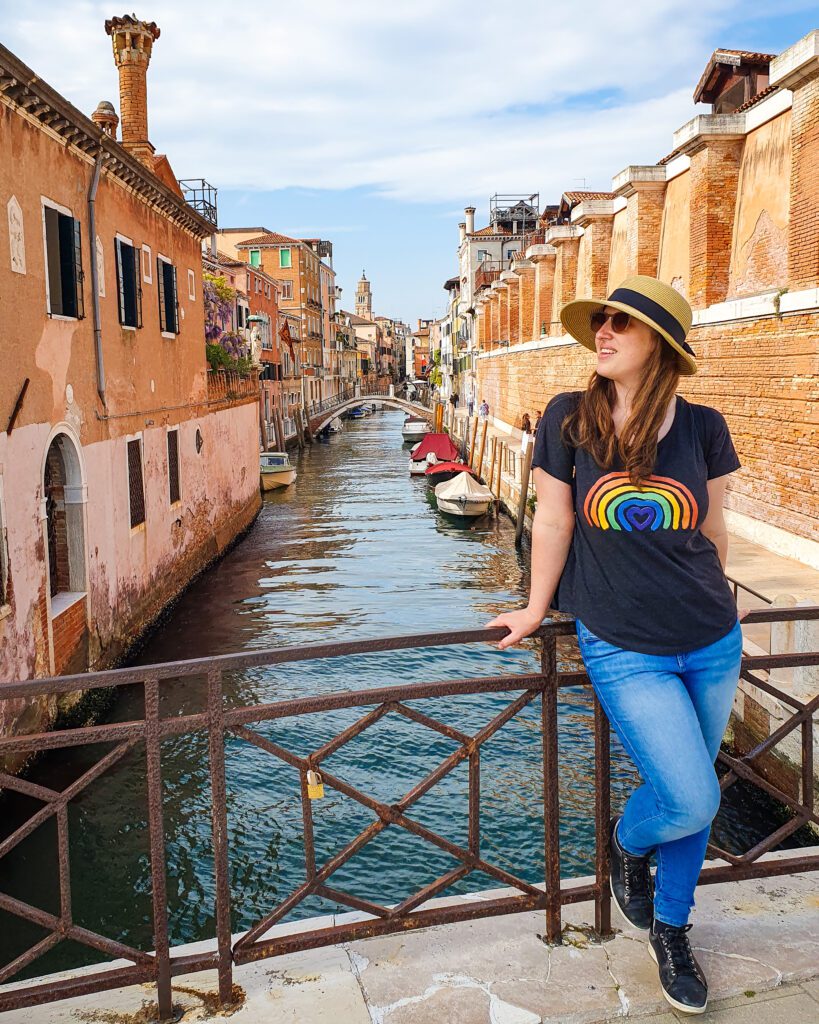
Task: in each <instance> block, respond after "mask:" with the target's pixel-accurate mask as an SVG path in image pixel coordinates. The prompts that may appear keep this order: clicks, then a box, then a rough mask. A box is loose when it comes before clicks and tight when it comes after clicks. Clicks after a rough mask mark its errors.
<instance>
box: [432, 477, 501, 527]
mask: <svg viewBox="0 0 819 1024" xmlns="http://www.w3.org/2000/svg"><path fill="white" fill-rule="evenodd" d="M494 498H495V496H494V494H493V493H492V492H491V491H490V490H489V488H488V487H486V486H485V485H484V484H480V483H478V481H477V480H475V479H474V478H473V477H472V476H471V475H470V474H469V473H458V474H457V476H455V477H454V478H453V479H452V480H447V481H446V483H443V484H438V486H437V487H436V488H435V500H436V501H437V502H438V511H439V512H446V513H447V514H448V515H451V516H458V517H459V518H461V519H475V518H477V517H478V516H482V515H485V514H486V513H487V512H488V510H489V506H490V505H491V503H492V502H493V501H494Z"/></svg>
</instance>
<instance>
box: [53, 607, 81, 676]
mask: <svg viewBox="0 0 819 1024" xmlns="http://www.w3.org/2000/svg"><path fill="white" fill-rule="evenodd" d="M51 625H52V629H53V636H54V673H55V675H63V674H64V673H71V672H72V671H75V672H84V671H85V669H86V667H87V646H88V631H87V627H86V612H85V600H84V599H82V600H79V601H75V602H74V604H72V605H71V606H70V607H69V608H66V610H65V611H64V612H63V613H62V614H61V615H57V616H55V618H53V619H52V620H51Z"/></svg>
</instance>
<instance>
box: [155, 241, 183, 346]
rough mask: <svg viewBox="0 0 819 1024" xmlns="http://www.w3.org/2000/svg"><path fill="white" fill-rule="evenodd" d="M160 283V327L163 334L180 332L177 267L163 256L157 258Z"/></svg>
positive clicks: (158, 280) (157, 273)
mask: <svg viewBox="0 0 819 1024" xmlns="http://www.w3.org/2000/svg"><path fill="white" fill-rule="evenodd" d="M156 280H157V284H158V285H159V289H158V291H159V329H160V331H162V333H163V334H178V333H179V301H178V299H177V293H176V267H175V266H174V265H173V263H170V262H169V261H168V260H166V259H165V258H164V257H163V256H157V258H156Z"/></svg>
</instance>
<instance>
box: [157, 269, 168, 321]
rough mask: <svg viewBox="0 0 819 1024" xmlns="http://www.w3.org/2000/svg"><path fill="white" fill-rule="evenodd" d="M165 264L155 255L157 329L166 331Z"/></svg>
mask: <svg viewBox="0 0 819 1024" xmlns="http://www.w3.org/2000/svg"><path fill="white" fill-rule="evenodd" d="M164 267H165V264H164V263H163V262H162V260H161V259H160V258H159V257H158V256H157V258H156V286H157V287H156V290H157V293H158V295H159V329H160V331H167V329H168V328H167V315H166V307H165V274H164Z"/></svg>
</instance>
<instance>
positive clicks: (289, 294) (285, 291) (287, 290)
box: [280, 281, 293, 299]
mask: <svg viewBox="0 0 819 1024" xmlns="http://www.w3.org/2000/svg"><path fill="white" fill-rule="evenodd" d="M281 289H282V291H281V295H280V298H282V299H292V298H293V282H292V281H282V283H281Z"/></svg>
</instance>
